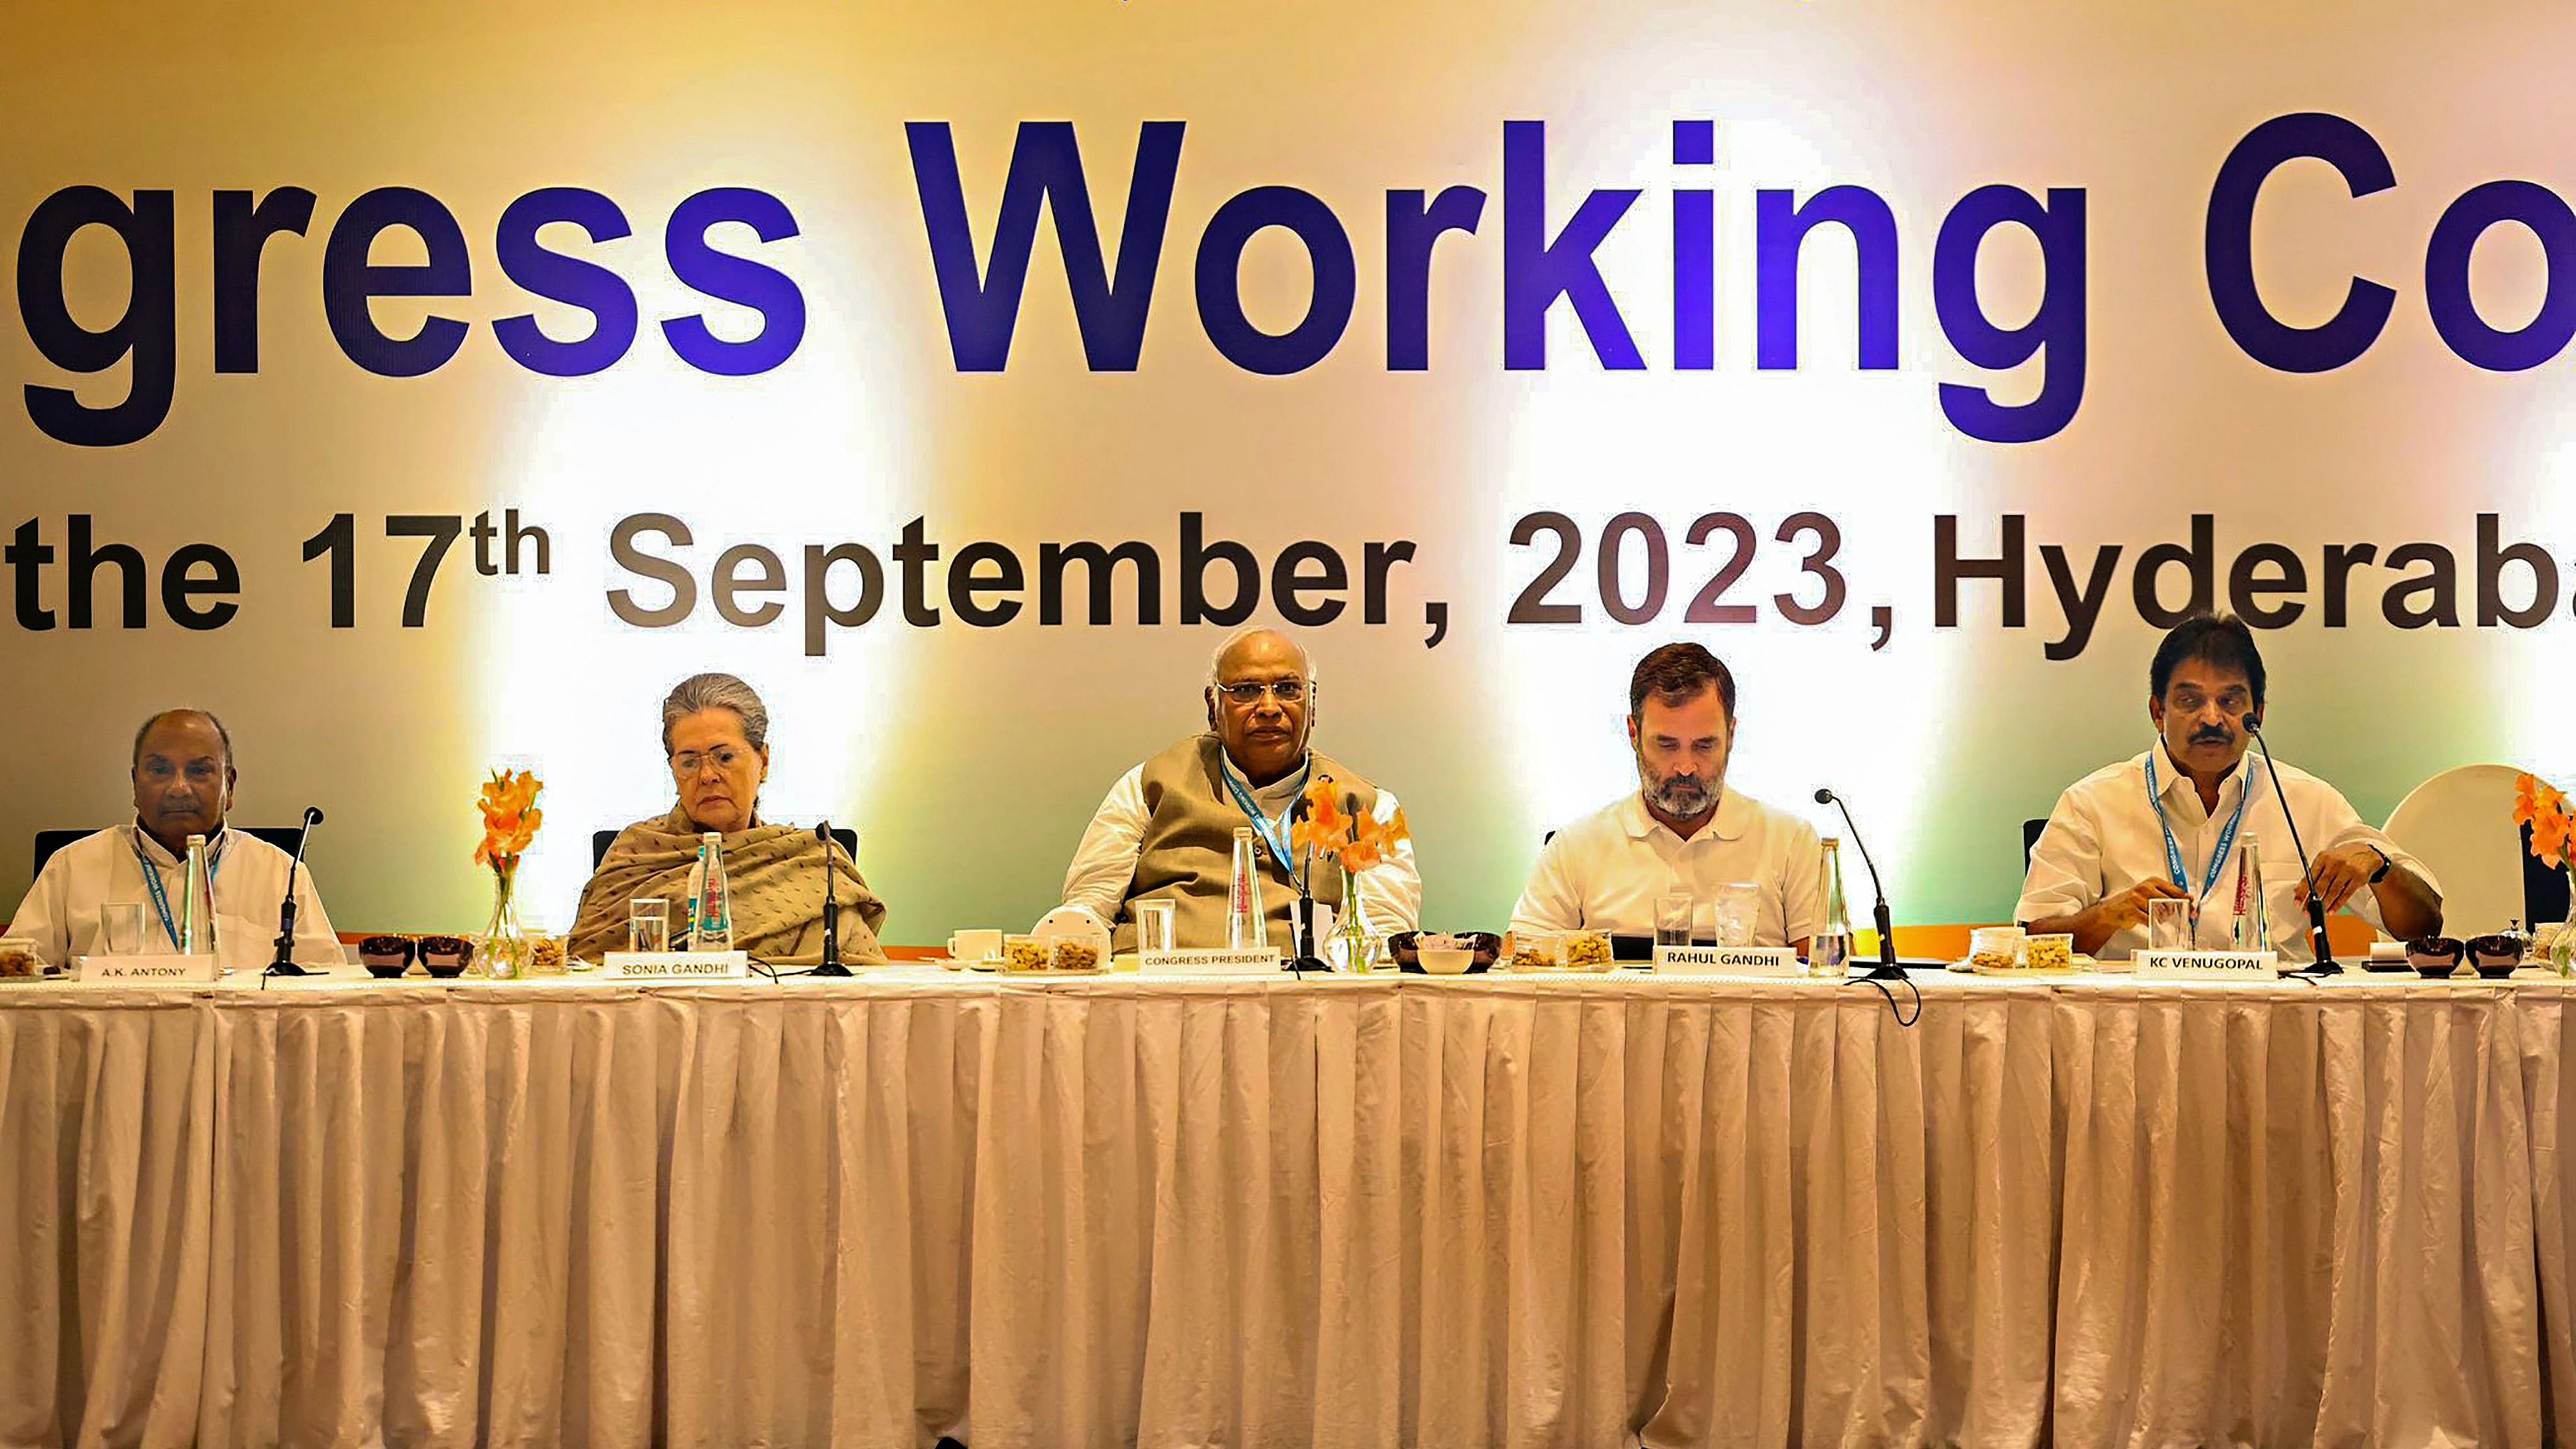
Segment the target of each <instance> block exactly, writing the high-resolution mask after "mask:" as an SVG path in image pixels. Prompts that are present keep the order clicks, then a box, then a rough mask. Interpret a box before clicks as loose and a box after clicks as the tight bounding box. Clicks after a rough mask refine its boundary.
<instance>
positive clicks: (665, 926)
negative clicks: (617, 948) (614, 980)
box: [626, 896, 671, 951]
mask: <svg viewBox="0 0 2576 1449" xmlns="http://www.w3.org/2000/svg"><path fill="white" fill-rule="evenodd" d="M626 949H627V950H629V951H668V950H670V949H671V903H670V901H669V900H667V899H665V898H664V897H661V896H637V897H636V898H635V899H633V900H631V901H628V902H627V903H626Z"/></svg>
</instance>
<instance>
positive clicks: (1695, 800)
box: [1512, 644, 1822, 951]
mask: <svg viewBox="0 0 2576 1449" xmlns="http://www.w3.org/2000/svg"><path fill="white" fill-rule="evenodd" d="M1735 724H1736V720H1735V676H1734V675H1733V674H1732V673H1730V672H1729V671H1728V669H1727V667H1726V665H1725V663H1724V662H1723V661H1721V660H1720V659H1719V658H1718V657H1717V656H1716V655H1714V654H1711V653H1709V652H1708V650H1706V649H1704V648H1702V647H1700V646H1699V645H1697V644H1667V645H1665V646H1664V647H1662V648H1660V649H1657V650H1656V651H1654V652H1653V653H1651V654H1649V655H1647V656H1646V657H1645V658H1643V659H1641V660H1639V661H1637V668H1636V670H1635V672H1634V673H1632V674H1631V675H1630V676H1629V679H1628V747H1629V749H1630V750H1631V751H1632V752H1633V753H1634V754H1635V756H1636V760H1637V788H1636V790H1635V791H1633V792H1632V793H1630V794H1627V795H1623V796H1621V797H1620V798H1619V799H1617V800H1615V801H1612V802H1611V803H1610V804H1608V805H1605V806H1603V807H1602V808H1601V809H1599V810H1596V811H1594V812H1593V813H1592V814H1590V815H1587V816H1585V817H1583V818H1582V819H1580V820H1577V821H1575V822H1574V823H1573V824H1571V825H1568V826H1566V827H1565V828H1564V829H1563V830H1560V831H1558V832H1557V833H1556V836H1555V838H1553V839H1551V840H1550V841H1548V843H1547V844H1546V846H1545V847H1544V848H1542V849H1541V850H1540V851H1539V857H1538V864H1537V866H1535V867H1534V868H1533V869H1532V870H1531V871H1530V878H1529V885H1528V886H1527V887H1526V888H1524V889H1523V890H1522V891H1521V899H1520V904H1518V905H1516V906H1514V907H1513V908H1512V929H1513V930H1515V931H1572V930H1594V931H1609V932H1611V933H1612V934H1614V935H1623V936H1652V935H1653V934H1654V930H1655V901H1656V898H1657V897H1659V896H1663V895H1667V894H1681V893H1684V892H1687V893H1688V894H1689V895H1690V896H1691V897H1692V899H1693V903H1694V904H1693V908H1692V909H1693V919H1692V925H1691V934H1692V936H1693V938H1694V939H1698V940H1713V939H1715V936H1716V931H1717V910H1718V901H1719V897H1720V895H1721V894H1722V889H1723V887H1725V886H1727V885H1730V884H1739V883H1740V884H1749V885H1751V886H1752V887H1753V888H1754V892H1755V902H1756V907H1755V912H1754V925H1753V939H1752V941H1751V942H1750V944H1752V945H1756V946H1795V947H1797V948H1798V949H1800V950H1802V951H1803V950H1805V949H1806V945H1807V938H1808V937H1810V936H1812V935H1814V934H1815V933H1816V928H1817V921H1818V918H1819V916H1820V914H1821V910H1822V907H1821V904H1820V902H1819V901H1818V899H1817V873H1818V865H1819V856H1820V854H1821V847H1820V846H1819V845H1818V843H1817V839H1816V831H1815V827H1814V826H1811V825H1809V824H1808V823H1807V822H1806V821H1804V820H1801V819H1799V818H1798V817H1796V816H1794V815H1790V814H1788V813H1786V812H1784V811H1780V810H1775V809H1773V808H1771V807H1770V806H1768V805H1765V804H1763V803H1762V802H1761V801H1759V800H1756V799H1754V798H1753V797H1752V796H1750V795H1747V794H1745V793H1744V792H1742V791H1740V790H1731V789H1728V788H1727V784H1726V764H1727V760H1728V759H1729V757H1730V756H1731V755H1732V754H1733V753H1734V749H1735Z"/></svg>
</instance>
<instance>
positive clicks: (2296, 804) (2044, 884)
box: [2013, 740, 2441, 961]
mask: <svg viewBox="0 0 2576 1449" xmlns="http://www.w3.org/2000/svg"><path fill="white" fill-rule="evenodd" d="M2150 758H2152V759H2153V760H2154V761H2155V762H2156V789H2157V797H2158V798H2159V799H2161V800H2162V801H2163V802H2164V822H2159V821H2158V819H2157V817H2156V811H2155V807H2154V806H2152V805H2150V804H2149V803H2148V800H2147V761H2148V760H2149V759H2150ZM2264 768H2265V767H2264V764H2263V757H2262V756H2260V755H2256V754H2248V755H2246V757H2245V758H2244V760H2243V761H2242V762H2241V763H2239V764H2238V766H2237V767H2236V768H2235V769H2233V770H2231V771H2229V772H2228V774H2227V778H2226V779H2224V780H2221V781H2220V782H2219V785H2218V808H2217V809H2216V810H2210V809H2207V808H2204V807H2203V806H2202V805H2201V803H2200V790H2199V788H2198V787H2197V786H2195V785H2193V784H2192V783H2191V777H2190V776H2188V775H2186V774H2184V773H2183V772H2182V771H2181V770H2180V769H2178V768H2176V767H2175V765H2174V762H2173V756H2172V755H2171V754H2169V753H2167V752H2166V750H2165V746H2164V742H2163V741H2162V740H2159V741H2157V742H2156V745H2155V748H2153V749H2151V750H2148V751H2145V752H2143V753H2141V754H2139V755H2137V756H2135V757H2133V758H2131V759H2127V760H2123V761H2121V762H2120V763H2118V764H2116V765H2106V766H2104V767H2102V768H2101V769H2099V770H2096V771H2094V772H2093V773H2092V774H2090V775H2087V776H2085V777H2084V778H2083V779H2081V780H2078V781H2076V782H2075V783H2074V784H2073V785H2071V786H2068V787H2067V790H2066V793H2065V794H2063V795H2060V796H2058V797H2057V808H2056V809H2054V810H2052V811H2050V812H2049V816H2048V828H2047V829H2046V830H2044V831H2042V832H2041V833H2040V837H2039V843H2038V844H2036V845H2034V846H2033V847H2031V852H2030V873H2029V875H2028V876H2027V877H2025V878H2024V879H2023V881H2022V888H2021V903H2020V904H2019V905H2017V906H2015V907H2014V908H2013V919H2014V920H2016V921H2022V922H2030V921H2039V920H2047V919H2050V918H2052V917H2059V916H2070V915H2073V914H2075V913H2076V912H2078V911H2082V910H2088V909H2090V908H2091V907H2092V906H2093V905H2094V904H2095V903H2096V902H2099V901H2102V900H2105V899H2107V898H2109V897H2111V896H2115V895H2118V894H2119V893H2120V892H2122V891H2125V890H2128V889H2130V888H2131V887H2133V886H2135V885H2137V884H2138V883H2139V882H2140V881H2147V880H2154V879H2156V878H2157V877H2159V876H2161V877H2164V878H2165V879H2168V880H2170V879H2172V871H2171V869H2170V868H2169V865H2168V862H2167V860H2166V856H2165V828H2166V823H2170V825H2171V827H2172V830H2173V840H2174V845H2175V848H2176V849H2178V850H2179V851H2180V852H2181V854H2182V864H2183V874H2184V876H2185V877H2186V879H2185V880H2184V882H2183V889H2185V890H2187V891H2189V892H2191V893H2192V894H2193V895H2194V896H2195V897H2198V896H2201V894H2202V889H2203V885H2204V883H2205V882H2207V881H2208V878H2209V866H2210V858H2211V856H2213V855H2214V854H2215V853H2216V852H2217V849H2218V841H2219V837H2220V836H2222V835H2224V834H2225V833H2226V831H2227V822H2228V821H2229V820H2231V819H2233V818H2234V817H2235V814H2236V807H2237V805H2238V804H2239V803H2240V802H2244V801H2245V791H2246V789H2247V787H2248V786H2249V785H2250V786H2251V787H2252V789H2253V791H2254V798H2253V800H2252V802H2251V803H2248V804H2246V807H2245V823H2244V824H2243V825H2241V826H2239V827H2238V833H2237V837H2236V842H2235V845H2234V848H2233V852H2232V853H2231V855H2230V858H2229V859H2228V860H2227V861H2226V863H2225V864H2224V865H2222V867H2221V868H2220V870H2219V872H2218V875H2219V879H2218V882H2217V885H2216V886H2215V888H2214V889H2212V890H2211V891H2210V893H2209V895H2208V896H2207V898H2206V899H2204V900H2203V902H2202V907H2201V912H2200V934H2199V944H2200V945H2201V947H2202V948H2203V949H2212V950H2215V949H2224V948H2225V947H2227V946H2228V945H2229V944H2230V943H2231V939H2232V936H2233V932H2234V927H2235V907H2234V892H2235V889H2236V876H2237V870H2238V865H2239V859H2238V857H2239V856H2241V854H2242V853H2243V851H2244V849H2245V843H2246V840H2247V839H2248V837H2251V838H2252V839H2253V840H2254V841H2255V842H2256V843H2257V844H2258V845H2259V847H2260V854H2259V855H2258V856H2257V857H2256V858H2257V860H2258V861H2259V862H2260V863H2261V866H2262V870H2263V899H2264V905H2265V908H2266V914H2267V916H2268V917H2269V920H2268V925H2269V927H2270V931H2271V938H2272V945H2273V948H2274V949H2275V950H2277V951H2279V952H2280V953H2281V957H2282V959H2283V960H2291V961H2307V960H2310V959H2312V958H2313V957H2314V956H2315V954H2316V953H2315V951H2314V950H2313V949H2312V948H2311V947H2310V945H2309V942H2308V913H2307V911H2306V909H2305V908H2304V907H2302V906H2300V905H2299V903H2298V889H2299V880H2300V873H2299V852H2298V847H2297V846H2296V845H2294V844H2292V843H2291V840H2290V820H2288V819H2284V818H2283V817H2282V814H2281V803H2280V800H2279V799H2278V798H2276V797H2275V796H2274V794H2273V792H2272V782H2271V780H2270V778H2269V777H2267V776H2266V775H2265V773H2264ZM2280 779H2281V793H2282V794H2283V795H2286V796H2288V797H2289V801H2290V809H2291V811H2292V818H2294V819H2295V820H2296V821H2297V823H2298V827H2299V840H2300V842H2302V843H2304V844H2305V845H2306V846H2307V848H2308V854H2309V855H2310V856H2311V857H2314V856H2318V855H2322V854H2324V853H2325V852H2327V851H2330V850H2336V849H2340V848H2342V847H2344V846H2347V845H2354V844H2368V845H2372V846H2376V847H2377V848H2378V849H2379V850H2380V851H2381V852H2383V853H2385V854H2386V855H2387V857H2388V859H2389V861H2390V863H2391V864H2392V865H2395V866H2398V867H2401V868H2403V869H2406V870H2409V871H2412V872H2414V873H2415V875H2416V876H2417V877H2418V878H2419V879H2421V880H2422V881H2423V882H2424V883H2425V884H2426V885H2429V886H2431V887H2432V888H2433V889H2434V890H2435V891H2439V890H2440V889H2441V885H2440V884H2439V883H2438V882H2436V881H2435V880H2434V879H2433V873H2432V872H2431V871H2429V870H2427V869H2425V868H2424V863H2423V862H2422V861H2419V860H2417V859H2415V858H2414V857H2413V856H2411V855H2408V854H2407V853H2406V852H2404V851H2402V850H2400V849H2398V848H2397V843H2396V842H2395V841H2392V840H2390V839H2389V838H2388V837H2387V836H2386V835H2383V834H2381V833H2380V832H2379V831H2378V830H2377V829H2374V828H2373V827H2372V826H2370V825H2369V824H2367V823H2365V822H2364V821H2363V820H2362V818H2361V816H2360V815H2359V814H2357V813H2355V812H2354V810H2353V808H2352V804H2351V802H2350V801H2347V800H2346V799H2344V798H2343V794H2342V792H2341V791H2338V790H2337V789H2335V787H2333V786H2332V785H2329V784H2327V783H2326V782H2325V781H2323V780H2320V779H2318V778H2317V777H2316V776H2314V775H2311V774H2309V773H2308V772H2307V771H2305V770H2301V769H2298V768H2297V767H2295V766H2291V765H2283V766H2281V767H2280ZM2344 909H2346V910H2349V911H2351V912H2353V913H2354V914H2356V915H2358V916H2360V917H2362V918H2363V919H2364V920H2367V921H2369V922H2370V923H2371V924H2372V925H2374V926H2378V927H2380V928H2381V929H2382V930H2385V929H2387V927H2386V924H2385V923H2384V922H2382V921H2381V919H2380V915H2379V898H2378V896H2377V895H2376V894H2375V893H2374V892H2372V891H2371V889H2370V888H2369V887H2367V886H2365V887H2363V888H2362V889H2361V890H2358V891H2355V892H2354V893H2353V897H2352V899H2351V900H2350V901H2349V902H2347V903H2346V904H2345V907H2344ZM2146 945H2147V933H2146V931H2145V929H2144V928H2143V927H2134V926H2133V927H2129V928H2126V929H2123V930H2120V931H2116V932H2114V933H2113V934H2112V936H2111V939H2110V940H2109V941H2107V942H2105V943H2103V946H2102V948H2101V949H2100V950H2098V951H2096V952H2094V953H2093V954H2094V955H2096V956H2098V957H2101V958H2103V959H2106V960H2115V961H2116V960H2124V959H2126V958H2127V957H2129V956H2130V955H2131V954H2133V953H2135V952H2138V951H2142V950H2144V949H2146Z"/></svg>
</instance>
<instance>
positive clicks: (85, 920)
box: [9, 825, 347, 967]
mask: <svg viewBox="0 0 2576 1449" xmlns="http://www.w3.org/2000/svg"><path fill="white" fill-rule="evenodd" d="M138 847H139V848H140V849H141V852H142V857H141V859H142V860H148V861H150V862H151V863H152V867H153V869H154V870H156V871H157V872H158V873H159V874H160V877H161V889H162V891H163V893H164V894H165V895H166V896H167V897H168V900H169V903H170V918H171V920H172V921H173V922H177V921H181V920H183V919H184V914H183V911H184V906H185V903H186V901H187V889H188V863H187V861H185V860H184V859H181V858H179V857H176V856H173V855H172V854H171V853H170V852H169V851H167V850H165V849H163V848H162V846H161V842H159V841H157V840H154V839H153V838H152V836H151V834H150V832H148V831H144V830H141V829H138V828H137V827H135V826H133V825H119V826H116V827H114V828H112V829H108V830H102V831H99V832H98V833H97V834H95V835H84V836H82V837H81V838H80V839H78V840H75V841H73V842H72V843H71V844H69V845H66V846H64V847H63V848H62V849H60V850H58V851H56V852H54V855H53V858H52V859H50V860H48V861H46V862H45V869H44V871H43V873H41V874H39V875H38V876H37V877H36V883H35V884H34V885H32V886H30V887H28V888H27V898H26V899H25V900H24V901H21V902H19V904H18V915H17V918H16V919H14V920H12V921H11V922H10V923H9V934H10V935H13V936H25V937H28V938H30V939H32V940H33V941H34V942H35V943H36V952H37V954H38V955H40V956H42V957H43V958H44V959H45V960H46V961H47V962H50V963H53V964H57V965H59V964H61V963H63V962H65V961H68V960H69V959H70V958H72V957H74V956H92V955H98V954H100V953H102V952H104V951H105V950H106V949H107V943H106V940H105V938H104V936H103V934H102V932H101V930H100V926H99V917H100V909H99V908H100V907H102V906H106V905H110V904H115V903H121V902H127V901H132V902H139V903H140V904H141V905H142V906H143V953H144V954H145V955H147V956H157V955H168V954H172V953H174V952H176V951H177V950H178V947H177V945H176V944H175V943H173V942H172V941H171V939H170V935H169V933H168V932H167V931H166V930H164V929H163V927H162V924H161V917H160V913H159V912H157V911H155V910H154V909H153V908H152V890H151V887H149V886H148V885H146V884H144V879H143V865H142V863H141V861H139V860H138V859H137V857H136V850H137V848H138ZM210 853H211V856H212V866H213V870H214V875H215V955H216V957H217V958H218V959H220V960H221V961H222V962H223V964H224V965H226V966H231V967H259V966H264V965H266V964H268V962H269V960H270V959H271V957H272V956H274V954H275V951H276V944H277V908H278V906H279V904H280V903H281V902H283V901H284V900H285V899H286V872H287V867H288V866H289V865H290V864H291V863H292V861H293V858H292V857H290V856H289V855H287V853H286V852H285V851H282V850H280V849H278V848H277V847H276V846H274V845H271V844H269V843H268V842H267V841H264V840H261V839H259V838H258V837H256V836H254V835H251V834H250V833H249V832H247V831H241V830H227V831H224V832H223V833H221V834H220V835H218V836H216V837H215V841H214V848H213V850H212V851H211V852H210ZM295 901H296V907H295V960H296V962H297V963H298V964H299V965H305V966H340V965H345V964H346V963H347V957H345V956H343V955H342V954H341V951H340V938H339V937H338V936H337V935H335V934H334V933H333V932H332V930H331V918H330V917H329V916H328V915H326V914H325V913H324V912H323V910H322V893H321V892H320V891H319V890H317V889H315V887H314V884H313V871H312V868H311V867H309V866H308V867H306V868H304V869H303V870H300V871H298V872H296V877H295Z"/></svg>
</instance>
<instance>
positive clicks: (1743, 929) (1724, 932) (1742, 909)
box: [1717, 881, 1762, 947]
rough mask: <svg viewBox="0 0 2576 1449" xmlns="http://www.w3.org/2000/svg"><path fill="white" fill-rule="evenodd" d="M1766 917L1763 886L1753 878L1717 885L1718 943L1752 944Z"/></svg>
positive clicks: (1731, 944)
mask: <svg viewBox="0 0 2576 1449" xmlns="http://www.w3.org/2000/svg"><path fill="white" fill-rule="evenodd" d="M1761 919H1762V888H1761V887H1760V886H1757V885H1754V884H1753V883H1752V882H1750V881H1730V882H1728V883H1727V884H1725V885H1722V886H1719V887H1718V888H1717V944H1719V945H1721V946H1739V947H1740V946H1750V945H1752V944H1753V929H1754V926H1755V925H1756V923H1758V922H1759V921H1760V920H1761Z"/></svg>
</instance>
